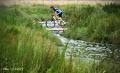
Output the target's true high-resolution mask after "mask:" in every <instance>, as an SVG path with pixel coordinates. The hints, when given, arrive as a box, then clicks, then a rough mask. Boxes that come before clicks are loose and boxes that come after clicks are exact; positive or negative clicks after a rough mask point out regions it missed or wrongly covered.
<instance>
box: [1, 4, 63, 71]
mask: <svg viewBox="0 0 120 73" xmlns="http://www.w3.org/2000/svg"><path fill="white" fill-rule="evenodd" d="M46 10H47V8H45V7H43V6H33V7H32V6H27V7H24V6H10V7H7V6H0V73H22V71H23V72H24V73H38V72H39V73H45V72H46V71H47V69H49V68H50V67H51V66H52V65H53V63H54V60H56V57H58V56H57V55H59V54H58V52H57V48H58V47H57V46H58V45H61V43H60V41H59V40H58V39H57V38H55V37H54V36H53V34H51V33H50V32H48V31H46V30H45V29H43V28H42V27H41V25H40V24H38V23H37V21H36V18H42V19H43V18H46V17H48V16H47V15H48V14H47V13H46V14H47V15H46V14H44V11H46ZM43 16H44V17H43Z"/></svg>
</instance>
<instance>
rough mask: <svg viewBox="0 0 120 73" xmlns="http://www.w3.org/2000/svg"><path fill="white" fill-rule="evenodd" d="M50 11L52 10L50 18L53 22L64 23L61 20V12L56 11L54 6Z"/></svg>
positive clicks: (59, 10)
mask: <svg viewBox="0 0 120 73" xmlns="http://www.w3.org/2000/svg"><path fill="white" fill-rule="evenodd" d="M50 9H51V10H52V17H53V18H54V20H60V22H64V21H63V19H62V10H61V9H57V8H55V7H54V6H51V7H50Z"/></svg>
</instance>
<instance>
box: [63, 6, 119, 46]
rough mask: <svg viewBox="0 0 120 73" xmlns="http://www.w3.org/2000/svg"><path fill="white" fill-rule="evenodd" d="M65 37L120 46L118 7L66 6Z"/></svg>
mask: <svg viewBox="0 0 120 73" xmlns="http://www.w3.org/2000/svg"><path fill="white" fill-rule="evenodd" d="M65 18H66V20H68V22H69V24H68V28H69V30H68V31H66V33H65V36H66V37H69V38H74V39H82V40H86V41H92V42H102V43H112V44H120V41H119V40H120V38H119V36H120V35H119V33H120V30H119V28H120V25H119V24H120V21H119V19H120V5H115V4H110V5H104V6H101V5H96V6H89V5H87V6H84V5H83V6H80V5H78V6H68V7H67V8H66V9H65Z"/></svg>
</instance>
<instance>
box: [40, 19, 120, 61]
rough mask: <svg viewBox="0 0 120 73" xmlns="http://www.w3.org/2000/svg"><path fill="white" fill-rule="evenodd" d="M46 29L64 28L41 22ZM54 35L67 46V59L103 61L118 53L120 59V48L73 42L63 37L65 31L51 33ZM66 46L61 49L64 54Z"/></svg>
mask: <svg viewBox="0 0 120 73" xmlns="http://www.w3.org/2000/svg"><path fill="white" fill-rule="evenodd" d="M40 23H41V24H42V26H43V27H44V28H51V29H52V28H62V26H60V25H58V23H57V21H47V22H40ZM51 32H53V33H54V35H55V36H56V37H57V38H58V39H60V41H61V42H62V44H63V45H64V46H65V45H67V49H66V53H65V56H66V59H69V58H70V56H71V55H73V57H74V58H81V59H86V60H99V59H100V60H101V59H104V58H106V57H107V56H109V55H111V54H115V52H117V54H115V55H116V57H120V50H119V48H118V46H115V45H112V44H105V43H104V44H102V43H92V42H86V41H83V40H73V39H68V38H65V37H64V36H62V34H63V31H58V30H57V31H56V30H54V31H51ZM64 46H61V47H60V48H59V51H60V52H62V51H63V48H64ZM113 47H114V48H113Z"/></svg>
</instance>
